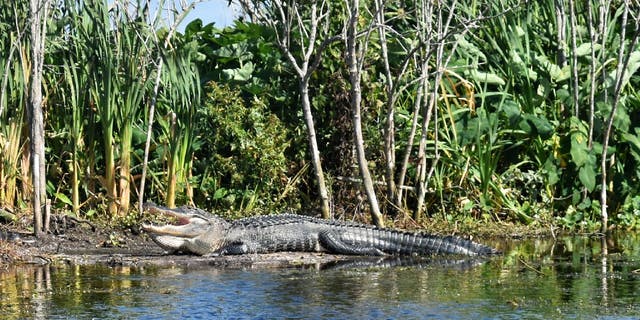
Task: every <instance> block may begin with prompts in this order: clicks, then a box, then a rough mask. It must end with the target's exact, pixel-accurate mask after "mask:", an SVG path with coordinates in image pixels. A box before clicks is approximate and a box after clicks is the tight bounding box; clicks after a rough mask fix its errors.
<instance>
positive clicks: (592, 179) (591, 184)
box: [578, 165, 596, 192]
mask: <svg viewBox="0 0 640 320" xmlns="http://www.w3.org/2000/svg"><path fill="white" fill-rule="evenodd" d="M578 177H579V178H580V182H582V185H583V186H584V187H585V188H587V190H589V192H591V191H593V189H595V187H596V172H595V171H594V170H593V166H591V165H588V166H583V167H581V168H580V172H579V173H578Z"/></svg>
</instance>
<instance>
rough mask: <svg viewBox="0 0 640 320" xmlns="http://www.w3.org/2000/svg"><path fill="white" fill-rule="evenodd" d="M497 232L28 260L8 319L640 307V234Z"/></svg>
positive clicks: (627, 310)
mask: <svg viewBox="0 0 640 320" xmlns="http://www.w3.org/2000/svg"><path fill="white" fill-rule="evenodd" d="M612 239H613V240H611V239H609V240H603V239H598V238H588V237H574V238H563V239H560V240H558V241H553V240H552V239H534V240H526V241H508V242H504V243H496V245H498V246H499V247H500V248H501V249H503V250H504V251H505V254H504V255H503V256H500V257H496V258H492V259H491V260H489V261H486V262H484V263H481V264H478V265H472V264H456V265H448V264H447V263H445V262H443V261H436V263H433V264H427V262H428V261H427V262H425V261H420V264H421V265H419V266H415V265H414V266H411V265H407V266H396V267H375V266H361V267H352V266H332V267H331V268H330V267H327V268H315V267H311V268H309V267H307V268H292V269H267V268H262V269H219V268H213V267H199V268H191V269H190V268H176V267H174V268H158V267H151V268H148V267H147V268H139V267H138V268H134V267H106V266H98V265H96V266H72V265H71V266H65V265H63V266H44V267H20V268H13V269H10V270H7V271H6V272H2V273H0V297H1V298H0V310H2V311H1V312H2V316H1V317H2V318H3V319H32V318H36V319H91V318H100V319H107V318H108V319H276V318H277V319H320V318H322V319H522V318H524V319H638V318H640V246H639V244H640V238H639V237H638V236H636V235H634V234H625V235H619V236H617V237H614V238H612Z"/></svg>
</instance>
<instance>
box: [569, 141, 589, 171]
mask: <svg viewBox="0 0 640 320" xmlns="http://www.w3.org/2000/svg"><path fill="white" fill-rule="evenodd" d="M570 153H571V159H572V160H573V163H575V164H576V166H577V167H582V166H584V165H585V164H586V163H587V162H588V161H589V148H588V147H587V138H586V137H585V136H583V135H582V134H579V133H577V134H573V135H571V151H570Z"/></svg>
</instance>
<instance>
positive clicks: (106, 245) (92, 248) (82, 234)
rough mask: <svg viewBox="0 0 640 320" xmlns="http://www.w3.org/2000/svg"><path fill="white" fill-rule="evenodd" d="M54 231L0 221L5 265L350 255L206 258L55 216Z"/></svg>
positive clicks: (189, 263) (249, 264)
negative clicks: (169, 251)
mask: <svg viewBox="0 0 640 320" xmlns="http://www.w3.org/2000/svg"><path fill="white" fill-rule="evenodd" d="M51 226H52V228H51V230H50V232H49V233H48V234H45V235H43V236H41V237H38V238H36V237H35V236H33V235H32V234H30V233H27V232H26V231H25V230H21V229H20V228H17V227H14V228H13V229H12V228H8V227H7V226H3V225H0V270H1V269H2V268H3V267H7V266H10V265H15V264H73V265H95V264H99V265H107V266H140V267H144V266H179V267H198V266H216V267H226V268H270V267H274V268H283V267H306V266H311V267H313V266H321V265H324V264H327V263H332V262H336V261H342V260H346V259H348V258H350V257H348V256H341V255H333V254H325V253H307V252H282V253H272V254H259V255H258V254H250V255H241V256H220V257H200V256H194V255H174V254H171V255H170V254H167V253H165V252H164V251H163V250H162V249H161V248H160V247H158V246H157V245H156V244H155V243H154V242H153V241H152V240H151V239H150V238H149V237H148V236H147V235H146V234H144V233H142V232H140V231H139V229H137V228H124V229H123V228H120V229H117V228H116V229H114V228H108V227H101V226H97V225H95V224H93V223H91V222H88V221H84V220H79V219H74V218H69V217H68V216H60V217H54V219H53V220H52V223H51Z"/></svg>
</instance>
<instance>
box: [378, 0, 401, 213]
mask: <svg viewBox="0 0 640 320" xmlns="http://www.w3.org/2000/svg"><path fill="white" fill-rule="evenodd" d="M375 7H376V13H375V21H376V24H377V25H378V34H379V36H380V52H381V54H382V63H383V65H384V72H385V78H386V86H385V87H386V91H387V118H386V121H385V125H384V155H385V164H386V168H385V171H386V174H385V175H386V180H387V198H389V201H393V199H395V198H396V194H397V192H398V190H397V189H396V184H395V170H396V153H395V121H394V120H395V119H394V117H395V101H396V95H395V92H394V89H395V88H394V79H393V77H392V75H391V68H390V66H389V53H388V49H387V32H386V30H385V27H386V26H385V25H386V24H385V18H384V13H385V10H384V3H383V1H382V0H375ZM398 208H399V207H398Z"/></svg>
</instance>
